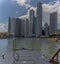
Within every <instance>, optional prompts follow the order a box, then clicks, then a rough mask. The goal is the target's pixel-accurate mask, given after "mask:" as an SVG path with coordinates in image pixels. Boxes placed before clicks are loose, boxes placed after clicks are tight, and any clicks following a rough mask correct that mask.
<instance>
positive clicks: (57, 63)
mask: <svg viewBox="0 0 60 64" xmlns="http://www.w3.org/2000/svg"><path fill="white" fill-rule="evenodd" d="M59 53H60V49H59V50H58V51H57V52H56V53H55V54H54V56H53V57H52V58H51V60H50V61H49V62H50V63H52V64H59V61H58V57H59Z"/></svg>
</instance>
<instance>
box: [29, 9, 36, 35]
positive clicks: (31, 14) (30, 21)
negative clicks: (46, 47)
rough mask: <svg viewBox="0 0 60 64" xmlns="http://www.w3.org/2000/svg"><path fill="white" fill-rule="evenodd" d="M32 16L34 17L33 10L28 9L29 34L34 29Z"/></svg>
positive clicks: (31, 33)
mask: <svg viewBox="0 0 60 64" xmlns="http://www.w3.org/2000/svg"><path fill="white" fill-rule="evenodd" d="M34 18H35V12H34V10H33V9H31V10H30V11H29V36H32V35H33V30H34Z"/></svg>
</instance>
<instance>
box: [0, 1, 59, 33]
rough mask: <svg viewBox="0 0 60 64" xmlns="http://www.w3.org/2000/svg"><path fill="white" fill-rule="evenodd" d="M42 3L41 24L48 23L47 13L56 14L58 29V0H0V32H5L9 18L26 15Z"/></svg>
mask: <svg viewBox="0 0 60 64" xmlns="http://www.w3.org/2000/svg"><path fill="white" fill-rule="evenodd" d="M38 2H42V7H43V19H42V22H43V23H45V22H48V23H49V13H51V12H54V11H57V12H58V29H59V28H60V12H59V11H60V1H59V0H37V1H36V0H21V1H20V0H9V1H8V0H0V31H1V32H3V31H7V29H8V20H9V17H20V16H24V15H26V14H27V12H28V10H30V9H31V8H34V9H35V8H36V5H37V3H38Z"/></svg>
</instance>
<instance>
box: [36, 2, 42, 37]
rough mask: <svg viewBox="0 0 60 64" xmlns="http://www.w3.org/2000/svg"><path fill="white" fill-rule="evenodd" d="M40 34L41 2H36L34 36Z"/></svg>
mask: <svg viewBox="0 0 60 64" xmlns="http://www.w3.org/2000/svg"><path fill="white" fill-rule="evenodd" d="M40 35H42V3H38V4H37V13H36V37H39V36H40Z"/></svg>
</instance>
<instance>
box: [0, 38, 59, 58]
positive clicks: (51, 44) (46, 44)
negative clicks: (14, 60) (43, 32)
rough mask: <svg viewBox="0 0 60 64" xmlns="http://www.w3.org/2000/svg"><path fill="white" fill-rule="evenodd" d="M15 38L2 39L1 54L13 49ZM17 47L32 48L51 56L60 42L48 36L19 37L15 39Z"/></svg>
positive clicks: (0, 41) (0, 40)
mask: <svg viewBox="0 0 60 64" xmlns="http://www.w3.org/2000/svg"><path fill="white" fill-rule="evenodd" d="M13 41H14V39H0V56H1V54H2V53H5V54H6V53H9V52H11V51H13ZM15 42H16V48H30V49H31V48H32V49H34V50H35V51H37V52H39V53H41V54H45V55H46V56H47V57H49V58H50V57H51V56H52V55H53V54H54V52H56V51H57V50H58V49H59V48H60V43H59V42H55V41H52V40H49V39H48V38H20V39H19V38H17V39H15Z"/></svg>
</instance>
